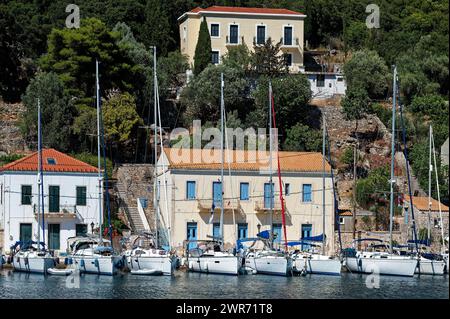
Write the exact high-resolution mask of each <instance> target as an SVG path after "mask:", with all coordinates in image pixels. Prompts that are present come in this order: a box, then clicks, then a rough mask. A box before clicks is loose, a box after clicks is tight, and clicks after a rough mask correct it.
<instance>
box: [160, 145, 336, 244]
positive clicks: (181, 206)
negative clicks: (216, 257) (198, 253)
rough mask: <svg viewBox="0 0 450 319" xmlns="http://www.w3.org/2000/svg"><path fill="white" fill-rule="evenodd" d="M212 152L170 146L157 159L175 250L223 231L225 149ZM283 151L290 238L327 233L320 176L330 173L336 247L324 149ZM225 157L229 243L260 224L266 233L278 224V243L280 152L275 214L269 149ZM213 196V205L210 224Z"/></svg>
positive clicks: (327, 211)
mask: <svg viewBox="0 0 450 319" xmlns="http://www.w3.org/2000/svg"><path fill="white" fill-rule="evenodd" d="M214 154H215V157H214V158H210V157H209V150H200V149H195V150H192V149H184V150H183V151H181V150H179V149H175V148H165V149H164V152H162V154H161V156H160V158H159V161H158V183H159V185H160V191H159V194H160V195H159V198H160V200H159V207H160V211H161V216H162V218H163V223H165V224H166V225H170V237H171V245H172V247H174V248H177V249H182V248H183V246H184V241H185V240H187V239H197V240H207V239H210V238H208V235H216V236H217V235H218V234H220V230H219V229H220V224H219V222H220V206H221V205H220V199H221V184H220V168H221V165H220V151H219V150H216V151H215V153H214ZM262 154H264V155H262ZM279 155H280V167H281V176H282V185H283V192H284V199H285V208H286V225H287V239H288V240H289V241H298V240H299V239H300V238H304V237H309V236H317V235H320V234H322V232H323V226H322V224H323V206H322V194H323V191H322V185H323V183H322V181H323V176H325V234H326V238H327V245H326V250H327V251H328V252H330V253H331V252H334V237H333V234H334V224H335V223H334V200H333V185H332V179H331V171H330V169H331V168H330V165H329V164H328V163H327V162H326V163H325V174H323V173H322V172H323V170H322V155H321V154H320V153H307V152H279ZM224 158H225V166H224V167H225V169H224V180H223V184H224V193H223V202H224V229H223V232H224V242H225V246H226V247H232V246H234V245H235V243H236V240H237V239H240V238H249V237H255V236H256V234H257V233H258V226H259V229H260V230H261V231H263V230H270V229H272V230H273V231H274V233H276V234H278V236H277V240H276V241H278V242H279V241H280V240H284V236H283V233H282V229H283V228H282V217H281V202H280V199H279V182H278V176H277V170H276V167H277V166H276V165H277V160H276V153H275V152H273V178H272V183H273V187H274V189H273V191H274V202H273V212H272V214H271V210H270V207H271V204H270V183H269V180H270V175H269V174H268V172H269V167H270V165H269V160H268V158H269V157H268V154H267V153H265V152H264V153H259V152H255V151H252V152H250V151H230V152H229V155H228V153H227V152H225V155H224ZM228 158H229V159H230V161H229V162H228ZM228 167H229V168H230V172H231V175H229V170H228ZM163 171H164V172H165V173H164V174H163ZM164 180H165V181H166V184H164ZM165 186H167V187H165ZM166 190H167V193H166ZM166 199H168V200H166ZM213 199H214V200H213ZM213 201H214V202H215V208H214V215H213V218H212V221H211V223H210V222H209V221H210V218H211V211H212V208H213Z"/></svg>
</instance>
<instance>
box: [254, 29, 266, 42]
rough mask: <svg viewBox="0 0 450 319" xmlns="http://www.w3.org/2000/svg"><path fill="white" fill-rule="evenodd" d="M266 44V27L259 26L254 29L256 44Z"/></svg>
mask: <svg viewBox="0 0 450 319" xmlns="http://www.w3.org/2000/svg"><path fill="white" fill-rule="evenodd" d="M264 42H266V27H265V26H263V25H259V26H258V27H257V29H256V44H264Z"/></svg>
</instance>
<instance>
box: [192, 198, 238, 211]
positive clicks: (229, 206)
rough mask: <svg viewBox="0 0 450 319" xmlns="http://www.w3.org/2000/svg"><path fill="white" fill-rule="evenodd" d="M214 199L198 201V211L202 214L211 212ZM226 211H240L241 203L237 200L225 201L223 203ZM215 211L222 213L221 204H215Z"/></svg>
mask: <svg viewBox="0 0 450 319" xmlns="http://www.w3.org/2000/svg"><path fill="white" fill-rule="evenodd" d="M212 202H213V201H212V199H198V200H197V204H198V209H199V212H200V213H204V212H210V211H211V208H212ZM223 209H224V211H232V210H240V209H241V203H240V201H239V200H236V199H224V202H223ZM214 210H215V211H220V203H216V204H215V208H214Z"/></svg>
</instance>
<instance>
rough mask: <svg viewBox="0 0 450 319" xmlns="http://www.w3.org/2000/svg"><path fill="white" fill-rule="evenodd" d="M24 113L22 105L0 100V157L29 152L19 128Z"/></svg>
mask: <svg viewBox="0 0 450 319" xmlns="http://www.w3.org/2000/svg"><path fill="white" fill-rule="evenodd" d="M24 111H25V107H24V106H23V104H22V103H15V104H7V103H4V102H3V101H2V100H1V99H0V155H6V154H13V153H24V152H28V151H29V149H28V147H27V146H26V144H25V140H24V139H23V137H22V134H21V132H20V128H19V121H20V117H21V115H22V114H23V112H24Z"/></svg>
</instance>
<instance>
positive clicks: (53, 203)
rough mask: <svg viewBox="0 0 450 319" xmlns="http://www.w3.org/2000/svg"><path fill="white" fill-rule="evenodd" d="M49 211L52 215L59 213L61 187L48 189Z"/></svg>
mask: <svg viewBox="0 0 450 319" xmlns="http://www.w3.org/2000/svg"><path fill="white" fill-rule="evenodd" d="M48 201H49V202H48V211H49V212H50V213H58V212H59V186H49V187H48Z"/></svg>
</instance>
